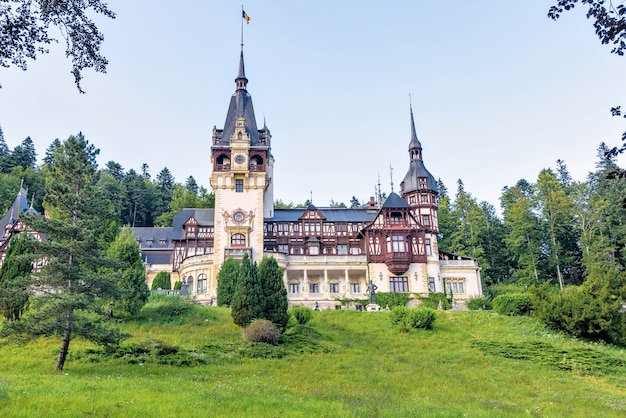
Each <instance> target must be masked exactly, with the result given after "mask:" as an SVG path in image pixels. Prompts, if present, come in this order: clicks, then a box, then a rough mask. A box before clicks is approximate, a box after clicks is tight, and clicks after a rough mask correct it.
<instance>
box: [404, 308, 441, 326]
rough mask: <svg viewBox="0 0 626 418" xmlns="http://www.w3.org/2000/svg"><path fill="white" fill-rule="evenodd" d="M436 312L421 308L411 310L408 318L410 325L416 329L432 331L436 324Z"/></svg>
mask: <svg viewBox="0 0 626 418" xmlns="http://www.w3.org/2000/svg"><path fill="white" fill-rule="evenodd" d="M435 317H436V316H435V310H434V309H431V308H424V307H419V308H417V309H411V310H409V314H408V317H407V322H408V325H409V326H410V327H411V328H415V329H431V328H432V327H433V322H435Z"/></svg>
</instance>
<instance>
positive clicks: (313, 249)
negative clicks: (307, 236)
mask: <svg viewBox="0 0 626 418" xmlns="http://www.w3.org/2000/svg"><path fill="white" fill-rule="evenodd" d="M319 254H320V247H318V246H317V245H314V246H311V247H309V255H319Z"/></svg>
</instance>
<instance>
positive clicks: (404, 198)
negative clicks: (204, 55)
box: [133, 49, 482, 309]
mask: <svg viewBox="0 0 626 418" xmlns="http://www.w3.org/2000/svg"><path fill="white" fill-rule="evenodd" d="M235 83H236V90H235V93H234V94H233V95H232V97H231V99H230V105H229V107H228V111H227V115H226V121H225V123H224V128H223V129H216V128H214V129H213V135H212V146H211V168H212V171H211V177H210V184H211V188H212V189H213V192H214V194H215V208H214V209H193V208H190V209H183V210H181V211H180V212H178V213H177V214H176V215H175V216H174V221H173V227H172V228H133V231H134V233H135V236H136V237H137V240H138V242H139V244H140V247H141V251H142V256H143V258H144V262H145V265H146V268H147V280H148V285H150V284H151V282H152V280H153V278H154V277H155V275H156V274H157V273H158V272H159V271H168V272H171V275H172V283H174V282H176V281H180V282H182V285H183V289H184V292H187V293H189V294H191V295H192V296H193V297H194V298H195V299H196V300H197V301H199V302H201V303H207V304H213V303H214V302H215V300H216V289H217V275H218V272H219V270H220V266H221V265H222V263H223V262H224V260H226V259H227V258H229V257H232V258H235V259H240V258H242V257H243V255H244V254H246V253H247V254H248V255H249V257H250V259H251V260H252V261H254V262H259V261H260V260H261V259H262V258H263V257H264V256H267V257H274V258H275V259H276V261H277V262H278V264H279V266H280V267H281V268H282V269H283V280H284V283H285V287H286V289H287V294H288V299H289V303H290V305H292V306H293V305H306V306H310V307H319V308H320V309H335V308H337V307H339V306H340V302H339V301H340V300H342V299H344V300H345V299H366V298H368V295H367V291H368V289H369V287H370V284H373V285H375V286H376V289H377V291H378V292H408V293H411V294H413V295H420V296H427V295H428V294H429V293H432V292H445V293H446V294H447V295H448V296H450V295H451V296H452V297H453V298H454V300H455V301H457V302H464V301H466V300H467V299H468V298H471V297H474V296H479V295H481V294H482V285H481V279H480V268H479V266H478V263H477V261H476V260H475V259H472V258H468V257H462V256H457V255H453V254H448V253H444V252H442V251H440V250H439V249H438V246H437V234H438V233H439V228H438V219H437V209H438V199H439V194H438V189H437V183H436V181H435V179H434V177H433V176H432V175H431V174H430V173H429V172H428V170H427V169H426V167H425V166H424V161H423V158H422V145H421V143H420V141H419V140H418V138H417V135H416V131H415V123H414V120H413V111H412V109H411V111H410V127H411V136H410V142H409V149H408V156H409V168H408V171H407V174H406V176H405V177H404V180H403V181H402V182H401V183H400V193H399V194H397V193H394V192H391V193H390V195H389V196H388V197H386V199H384V200H383V199H382V198H381V197H380V196H378V199H376V198H372V199H371V200H370V202H368V203H367V204H366V205H364V207H361V208H356V209H340V208H321V207H320V208H318V207H315V206H313V205H312V204H311V205H309V206H308V207H306V208H296V209H278V208H275V207H274V192H273V187H274V181H273V176H274V174H273V168H274V162H275V161H274V158H273V156H272V153H271V141H272V136H271V134H270V131H269V129H268V128H267V127H266V126H263V128H261V129H258V126H257V123H256V119H255V113H254V108H253V105H252V97H251V96H250V94H249V92H248V90H247V84H248V79H247V78H246V75H245V68H244V58H243V49H242V51H241V55H240V58H239V69H238V74H237V78H236V79H235ZM379 194H380V193H379Z"/></svg>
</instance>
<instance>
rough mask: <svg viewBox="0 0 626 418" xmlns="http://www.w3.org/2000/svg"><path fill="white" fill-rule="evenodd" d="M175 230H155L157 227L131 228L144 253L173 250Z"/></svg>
mask: <svg viewBox="0 0 626 418" xmlns="http://www.w3.org/2000/svg"><path fill="white" fill-rule="evenodd" d="M173 230H174V228H155V227H135V228H131V231H133V234H135V238H137V242H139V248H141V250H142V251H144V250H147V249H172V248H174V244H172V234H173Z"/></svg>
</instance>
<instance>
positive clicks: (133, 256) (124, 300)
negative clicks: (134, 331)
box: [107, 226, 150, 317]
mask: <svg viewBox="0 0 626 418" xmlns="http://www.w3.org/2000/svg"><path fill="white" fill-rule="evenodd" d="M107 255H108V257H110V258H111V259H113V260H117V261H119V262H120V264H121V266H120V267H118V268H121V276H120V281H119V288H120V295H119V297H118V298H116V299H115V301H114V302H112V315H113V313H115V315H116V316H126V317H132V316H135V315H136V314H137V313H138V312H139V310H140V309H141V308H142V307H143V305H144V304H145V303H146V302H147V301H148V296H149V295H150V291H149V290H148V285H147V284H146V273H145V269H144V266H143V263H142V261H141V251H140V250H139V245H138V244H137V239H136V238H135V235H134V234H133V231H131V229H130V228H129V227H128V226H125V227H124V228H122V230H121V232H120V233H119V235H118V236H117V238H116V239H115V241H113V242H112V243H111V245H110V246H109V249H108V251H107Z"/></svg>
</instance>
